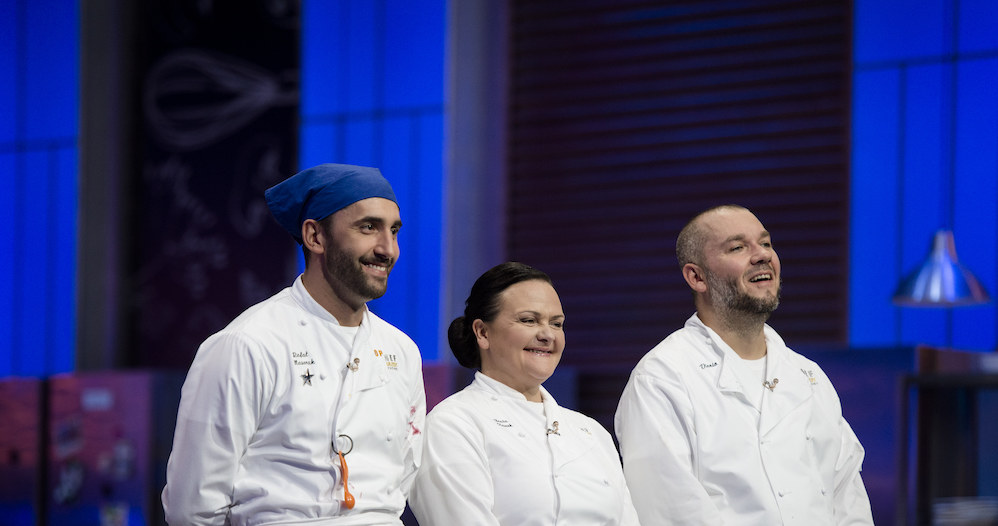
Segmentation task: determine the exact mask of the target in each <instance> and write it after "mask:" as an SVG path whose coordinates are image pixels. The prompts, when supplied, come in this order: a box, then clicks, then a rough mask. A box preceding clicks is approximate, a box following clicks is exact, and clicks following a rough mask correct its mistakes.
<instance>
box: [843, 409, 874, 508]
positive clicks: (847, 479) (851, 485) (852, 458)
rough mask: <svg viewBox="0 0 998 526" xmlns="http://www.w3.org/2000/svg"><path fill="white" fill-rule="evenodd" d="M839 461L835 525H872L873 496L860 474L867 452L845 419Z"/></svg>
mask: <svg viewBox="0 0 998 526" xmlns="http://www.w3.org/2000/svg"><path fill="white" fill-rule="evenodd" d="M840 428H841V431H842V434H841V441H840V446H841V447H840V449H839V458H838V461H837V462H836V463H835V498H834V506H835V512H834V513H835V524H837V525H838V526H860V525H863V526H867V525H868V526H872V525H873V512H872V511H871V509H870V497H869V496H868V495H867V493H866V486H865V485H864V484H863V479H862V477H861V475H860V471H861V469H862V464H863V457H864V455H865V452H864V451H863V446H862V445H861V444H860V442H859V439H858V438H857V437H856V434H855V433H853V430H852V427H850V426H849V423H848V422H846V421H845V419H844V418H843V419H842V420H841V422H840Z"/></svg>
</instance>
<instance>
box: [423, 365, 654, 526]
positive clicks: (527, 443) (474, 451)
mask: <svg viewBox="0 0 998 526" xmlns="http://www.w3.org/2000/svg"><path fill="white" fill-rule="evenodd" d="M541 393H542V397H543V402H542V403H537V402H531V401H528V400H527V399H526V398H524V396H523V395H522V394H521V393H519V392H518V391H516V390H515V389H512V388H510V387H508V386H506V385H505V384H503V383H501V382H499V381H497V380H494V379H492V378H489V377H488V376H486V375H484V374H482V373H481V372H477V373H475V380H474V381H473V382H472V383H471V385H469V386H468V387H466V388H465V389H463V390H462V391H460V392H458V393H456V394H454V395H451V396H450V397H448V398H447V399H446V400H444V401H443V402H441V403H440V404H438V405H437V406H436V407H435V408H433V411H431V412H430V415H429V416H428V417H427V419H426V427H427V429H426V443H425V446H424V447H425V449H424V451H423V463H422V466H421V467H420V469H419V473H417V474H416V482H415V484H414V485H413V488H412V494H411V495H410V496H409V506H410V508H411V509H412V511H413V513H414V514H415V516H416V519H417V520H418V521H419V524H420V526H457V525H461V526H464V525H475V526H485V525H507V526H533V525H545V526H550V525H555V524H562V525H568V526H585V525H589V524H594V525H595V524H600V525H637V524H638V521H637V514H636V513H635V511H634V506H633V505H632V504H631V497H630V494H629V493H628V492H627V486H626V485H625V483H624V474H623V472H622V470H621V465H620V457H619V455H618V454H617V449H616V447H615V446H614V445H613V439H612V438H611V436H610V433H608V432H607V431H606V429H604V428H603V426H601V425H600V424H599V423H598V422H597V421H595V420H593V419H592V418H589V417H587V416H585V415H583V414H581V413H578V412H575V411H572V410H569V409H565V408H563V407H560V406H558V403H557V402H556V401H555V399H554V398H553V397H552V396H551V395H550V393H548V392H547V391H546V390H545V389H544V388H543V387H542V388H541ZM555 431H557V432H555Z"/></svg>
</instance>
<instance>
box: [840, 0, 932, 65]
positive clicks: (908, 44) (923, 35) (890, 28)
mask: <svg viewBox="0 0 998 526" xmlns="http://www.w3.org/2000/svg"><path fill="white" fill-rule="evenodd" d="M948 16H950V10H949V1H947V0H919V1H917V2H912V1H911V0H876V1H857V2H855V3H854V16H853V19H854V21H855V22H854V26H853V34H854V35H855V36H854V37H853V44H854V46H855V47H854V51H853V53H854V56H855V60H856V63H857V64H865V63H877V62H884V61H896V60H911V59H917V58H924V57H927V56H932V57H938V56H939V55H942V54H943V53H944V52H946V51H947V50H948V49H949V47H948V46H949V44H950V41H949V40H948V39H947V34H946V32H945V30H944V28H945V27H948V24H946V23H945V21H946V20H947V17H948Z"/></svg>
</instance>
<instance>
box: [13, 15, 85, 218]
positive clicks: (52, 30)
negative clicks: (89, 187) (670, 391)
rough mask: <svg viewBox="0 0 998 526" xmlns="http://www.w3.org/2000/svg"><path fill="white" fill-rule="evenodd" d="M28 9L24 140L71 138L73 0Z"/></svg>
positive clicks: (75, 42)
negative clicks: (26, 112)
mask: <svg viewBox="0 0 998 526" xmlns="http://www.w3.org/2000/svg"><path fill="white" fill-rule="evenodd" d="M27 5H28V11H27V16H28V21H27V39H26V49H25V50H24V52H26V54H27V56H26V63H25V65H26V67H27V72H26V73H27V83H26V85H25V88H26V92H25V93H24V94H23V95H22V96H23V97H24V98H23V100H24V102H25V104H26V105H27V108H28V110H29V114H30V118H28V119H27V122H26V132H27V137H26V138H27V139H30V140H39V139H42V140H44V139H51V138H54V137H76V134H77V129H76V128H77V113H78V107H79V95H78V91H79V89H78V88H79V80H78V78H79V67H78V65H77V57H78V49H79V39H80V33H79V18H80V16H79V11H78V9H77V2H65V1H61V0H48V1H41V2H39V1H36V0H32V1H31V2H28V3H27ZM73 175H74V177H75V170H74V172H73ZM74 220H75V218H74Z"/></svg>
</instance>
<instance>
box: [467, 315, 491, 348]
mask: <svg viewBox="0 0 998 526" xmlns="http://www.w3.org/2000/svg"><path fill="white" fill-rule="evenodd" d="M471 332H472V333H473V334H474V335H475V340H476V341H478V348H479V349H482V350H485V349H488V348H489V328H488V327H486V326H485V322H484V321H482V320H480V319H479V320H475V321H473V322H471Z"/></svg>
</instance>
